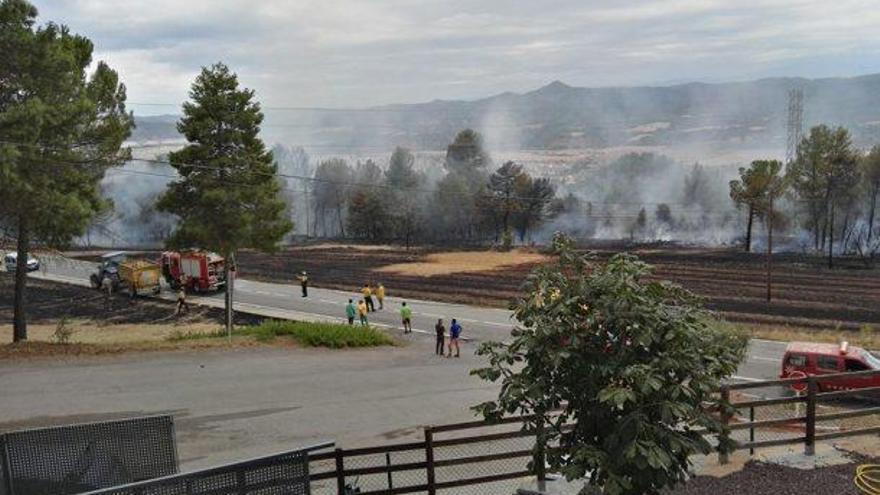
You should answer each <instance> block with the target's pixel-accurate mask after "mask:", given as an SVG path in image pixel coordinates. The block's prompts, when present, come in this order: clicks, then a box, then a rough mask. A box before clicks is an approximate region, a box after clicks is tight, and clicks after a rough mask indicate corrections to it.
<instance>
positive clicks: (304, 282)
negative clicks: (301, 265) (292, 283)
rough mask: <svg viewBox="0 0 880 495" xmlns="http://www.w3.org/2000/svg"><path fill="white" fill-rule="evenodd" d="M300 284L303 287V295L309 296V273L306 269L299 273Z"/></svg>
mask: <svg viewBox="0 0 880 495" xmlns="http://www.w3.org/2000/svg"><path fill="white" fill-rule="evenodd" d="M299 286H300V287H302V296H303V297H309V274H308V273H306V272H305V270H303V272H302V273H300V274H299Z"/></svg>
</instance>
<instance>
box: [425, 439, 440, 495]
mask: <svg viewBox="0 0 880 495" xmlns="http://www.w3.org/2000/svg"><path fill="white" fill-rule="evenodd" d="M425 470H426V476H427V482H428V495H436V493H437V486H436V485H437V484H436V480H435V478H434V431H433V430H432V429H431V427H430V426H427V427H425Z"/></svg>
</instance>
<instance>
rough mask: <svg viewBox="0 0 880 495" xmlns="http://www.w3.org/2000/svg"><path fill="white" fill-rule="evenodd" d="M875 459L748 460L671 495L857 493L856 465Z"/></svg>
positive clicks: (874, 460)
mask: <svg viewBox="0 0 880 495" xmlns="http://www.w3.org/2000/svg"><path fill="white" fill-rule="evenodd" d="M877 462H878V459H877V458H875V459H873V460H872V459H859V460H857V461H854V462H852V463H850V464H841V465H837V466H828V467H823V468H816V469H810V470H803V469H797V468H791V467H786V466H780V465H777V464H767V463H762V462H754V461H752V462H749V463H748V464H746V466H745V468H744V469H743V470H742V471H739V472H736V473H733V474H730V475H727V476H724V477H721V478H715V477H711V476H699V477H697V478H694V479H693V480H691V481H690V482H689V483H688V484H687V485H685V486H683V487H680V488H678V489H676V490H674V491H672V492H669V493H670V495H722V494H723V495H727V494H742V495H765V494H766V495H789V494H791V495H807V494H811V493H821V494H827V495H831V494H834V495H848V494H854V495H858V494H860V493H861V492H860V491H859V489H858V488H856V486H855V485H854V484H853V476H854V475H855V472H856V467H857V466H859V465H860V464H864V463H871V464H875V463H877Z"/></svg>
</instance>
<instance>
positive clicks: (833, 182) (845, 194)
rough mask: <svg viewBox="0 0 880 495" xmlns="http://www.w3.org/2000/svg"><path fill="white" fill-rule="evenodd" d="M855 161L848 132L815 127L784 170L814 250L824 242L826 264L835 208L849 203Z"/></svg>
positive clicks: (856, 162) (854, 173) (848, 205)
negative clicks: (803, 215)
mask: <svg viewBox="0 0 880 495" xmlns="http://www.w3.org/2000/svg"><path fill="white" fill-rule="evenodd" d="M858 162H859V161H858V157H857V156H856V154H855V152H854V150H853V148H852V139H851V138H850V135H849V131H847V130H846V129H845V128H843V127H837V128H834V129H832V128H830V127H828V126H825V125H819V126H816V127H813V128H812V129H810V134H809V135H808V136H807V137H805V138H804V139H803V140H802V141H801V143H800V145H799V146H798V152H797V157H796V158H795V160H794V161H793V162H792V163H791V164H790V165H789V167H788V171H787V175H788V178H789V180H790V182H791V185H792V188H793V189H794V191H795V193H797V197H798V199H799V200H800V201H801V202H802V204H803V207H804V209H805V212H806V225H805V227H807V228H809V229H810V231H812V233H813V242H814V247H815V249H816V250H817V251H819V250H821V249H822V248H824V247H825V246H826V241H827V244H828V252H829V261H830V259H831V254H832V253H833V249H834V246H833V244H834V227H835V209H839V207H841V206H842V207H844V208H847V207H850V206H851V205H852V204H853V203H852V201H851V200H852V195H853V194H855V189H856V188H855V186H856V184H857V183H858V180H859V174H858V172H859V171H858Z"/></svg>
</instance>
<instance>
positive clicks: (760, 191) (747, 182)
mask: <svg viewBox="0 0 880 495" xmlns="http://www.w3.org/2000/svg"><path fill="white" fill-rule="evenodd" d="M781 173H782V162H780V161H779V160H755V161H753V162H752V164H751V166H749V168H748V169H746V168H742V167H741V168H740V169H739V176H740V178H739V179H737V180H732V181H730V199H732V200H733V202H734V204H736V205H737V207H738V208H739V207H740V206H745V207H746V208H747V209H748V222H747V225H746V239H745V250H746V252H749V251H751V249H752V225H753V224H754V219H755V217H760V216H762V215H763V214H764V213H766V211H767V208H769V206H770V200H771V199H774V193H781V192H784V191H779V190H778V189H777V188H778V185H779V181H780V180H782V178H781V176H780V174H781Z"/></svg>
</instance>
